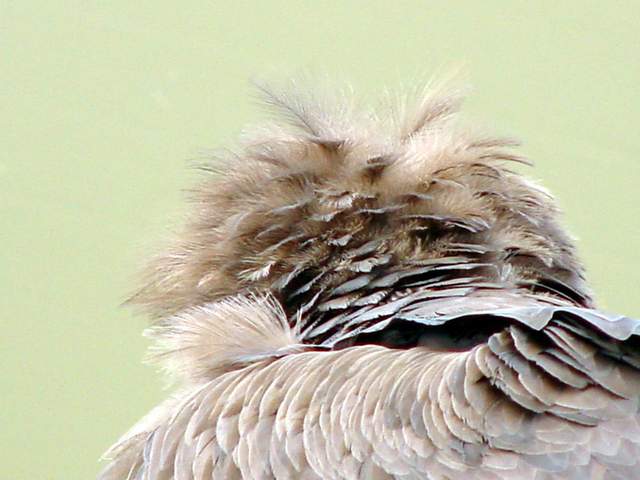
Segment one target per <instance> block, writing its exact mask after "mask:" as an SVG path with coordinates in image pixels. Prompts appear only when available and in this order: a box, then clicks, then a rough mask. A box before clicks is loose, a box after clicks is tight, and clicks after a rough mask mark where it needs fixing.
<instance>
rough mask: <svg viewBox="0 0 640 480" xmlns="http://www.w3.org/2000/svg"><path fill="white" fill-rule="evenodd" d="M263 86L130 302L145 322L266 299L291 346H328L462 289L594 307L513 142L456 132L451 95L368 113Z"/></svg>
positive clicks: (456, 101)
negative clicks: (260, 100)
mask: <svg viewBox="0 0 640 480" xmlns="http://www.w3.org/2000/svg"><path fill="white" fill-rule="evenodd" d="M260 88H261V91H262V94H263V97H264V99H265V103H266V104H267V105H269V106H270V107H271V108H272V109H273V110H275V111H276V113H277V115H276V118H275V120H273V121H270V122H267V123H266V124H264V125H262V126H259V127H257V128H254V129H252V130H250V131H248V132H247V133H245V134H244V135H243V138H242V141H241V144H240V146H239V148H237V149H236V150H235V152H233V153H227V154H225V155H223V156H222V158H216V159H212V160H211V162H209V163H208V164H207V166H206V168H205V169H204V170H205V178H204V179H203V180H202V181H201V183H200V184H199V185H198V186H197V187H196V188H195V189H194V194H193V198H192V209H191V212H190V217H189V218H188V220H187V222H186V226H185V228H184V229H183V231H182V233H181V234H180V235H179V236H178V237H177V238H176V239H175V241H174V242H173V243H172V244H171V245H170V246H169V247H168V248H167V249H166V251H165V252H164V253H162V254H161V255H159V256H158V257H157V258H155V259H154V260H153V261H152V262H151V266H150V268H149V269H148V271H147V273H146V275H145V281H144V285H143V287H142V288H141V289H140V290H139V291H138V292H137V293H136V294H135V295H134V297H133V298H132V302H134V303H138V304H141V305H143V306H145V307H146V308H147V309H148V310H149V312H150V313H151V314H152V316H153V317H155V318H159V319H170V318H175V316H176V315H181V312H185V311H189V309H194V308H195V309H197V308H200V311H201V312H202V308H203V306H206V305H210V304H212V303H215V302H220V301H223V300H224V299H228V298H231V297H235V296H238V295H244V296H245V297H246V295H268V296H269V297H270V298H273V299H274V300H275V301H276V302H277V304H278V305H279V308H281V309H282V313H283V315H284V317H285V318H286V319H287V322H288V324H289V325H290V326H291V327H292V328H294V330H295V332H296V336H297V338H298V340H299V341H300V342H301V343H303V344H308V345H315V346H318V347H327V348H334V347H336V346H339V345H341V344H346V343H345V342H347V343H348V342H349V341H353V339H354V338H356V337H357V336H358V335H362V334H364V333H367V332H371V331H375V329H376V328H378V329H381V328H383V326H384V325H385V322H387V323H388V322H389V321H390V320H391V319H393V318H395V317H397V316H398V315H400V314H403V315H404V317H405V318H410V317H411V315H412V314H413V315H417V313H416V312H415V308H413V310H411V312H413V313H411V312H409V311H408V310H407V309H408V308H409V307H410V306H411V305H414V304H415V302H412V301H411V299H414V300H415V298H416V296H417V295H418V296H420V298H421V299H422V300H421V301H422V303H424V301H427V302H431V303H428V305H432V306H433V307H430V308H431V310H430V311H436V310H437V308H439V305H440V303H438V302H442V301H443V299H445V300H447V301H448V302H449V303H448V304H447V305H449V306H448V307H447V308H455V299H457V298H466V297H469V296H473V295H476V296H482V297H484V298H485V299H490V298H494V299H495V300H494V301H496V302H498V303H499V300H498V298H505V297H504V295H507V296H508V297H509V298H511V299H513V298H518V299H528V298H532V297H535V298H542V299H544V301H547V302H550V303H567V304H572V305H579V306H589V305H591V303H592V300H591V297H590V293H589V290H588V288H587V286H586V284H585V281H584V275H583V269H582V266H581V264H580V261H579V259H578V258H577V256H576V253H575V248H574V244H573V241H572V239H571V238H570V236H569V235H568V234H567V233H566V232H565V230H564V229H563V228H562V226H561V224H560V221H559V218H558V217H559V212H558V208H557V206H556V203H555V201H554V200H553V198H552V197H551V196H550V194H549V193H547V191H545V190H544V189H543V188H542V187H540V186H538V185H536V184H535V183H533V182H532V181H530V180H528V179H527V178H525V177H524V176H522V175H521V174H520V173H518V172H517V171H516V169H514V166H515V165H516V164H522V163H528V162H527V161H526V160H525V159H524V158H522V157H521V156H520V155H518V154H517V153H516V152H515V151H514V148H515V147H516V146H517V143H516V142H514V141H512V140H509V139H503V138H497V137H495V136H490V135H485V134H482V133H478V132H477V131H474V130H472V129H469V128H465V127H462V126H460V124H459V122H457V120H456V117H457V113H458V110H459V108H460V104H461V101H462V96H461V95H460V94H458V93H457V92H455V91H454V92H453V93H452V92H451V91H447V90H446V89H445V90H443V89H441V88H436V89H426V90H425V91H424V92H422V93H421V94H420V95H416V96H414V97H411V98H410V99H408V100H403V101H399V102H396V103H394V104H391V105H390V106H388V107H387V108H383V109H378V110H375V111H374V110H367V109H362V108H358V107H356V106H354V101H353V100H352V99H351V98H349V97H348V96H346V95H337V96H336V97H337V98H332V99H331V98H330V99H329V100H327V99H319V98H318V97H317V96H315V95H312V94H306V93H299V92H298V93H296V92H295V91H293V92H292V91H291V89H289V91H287V93H280V92H278V91H273V90H269V89H267V88H263V87H260ZM495 292H500V296H501V297H498V296H496V295H494V293H495ZM253 298H256V297H253ZM425 299H426V300H425ZM452 302H453V303H452ZM263 303H264V302H263ZM267 303H269V302H267ZM452 305H453V306H452ZM218 321H219V320H218ZM165 323H166V321H165ZM350 339H351V340H350Z"/></svg>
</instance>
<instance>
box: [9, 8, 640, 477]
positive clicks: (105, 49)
mask: <svg viewBox="0 0 640 480" xmlns="http://www.w3.org/2000/svg"><path fill="white" fill-rule="evenodd" d="M639 31H640V3H639V2H638V1H637V0H635V1H629V2H622V1H608V2H591V1H582V0H572V1H563V0H554V1H539V0H537V1H526V2H520V1H513V0H510V1H506V0H505V1H488V0H484V1H467V2H456V1H423V2H420V1H411V2H409V1H393V2H391V1H368V2H357V1H351V2H349V1H343V2H339V1H330V2H329V1H320V0H316V1H314V2H310V1H309V2H292V1H273V0H270V1H262V2H259V1H254V2H238V1H234V2H231V1H228V2H219V1H208V2H176V3H170V2H157V1H156V2H149V1H138V2H131V1H121V0H118V1H112V2H95V1H82V2H79V1H66V2H61V1H52V0H48V1H40V2H36V1H27V0H22V1H15V2H14V1H9V0H4V1H2V2H1V3H0V122H1V123H0V152H1V153H0V182H1V183H2V187H1V189H0V222H1V223H0V241H1V244H0V247H1V248H0V322H1V326H2V329H1V332H2V334H1V337H0V368H1V374H0V382H1V383H0V388H1V390H0V457H1V459H0V478H2V479H7V480H20V479H89V478H93V477H94V476H95V474H96V472H97V471H98V468H99V466H98V464H97V458H98V457H99V455H100V454H101V452H102V451H104V450H105V449H106V448H107V447H108V446H109V444H110V443H112V442H113V441H114V440H115V439H116V438H117V437H118V436H119V435H120V434H121V433H123V432H124V431H125V430H126V429H127V428H128V427H129V426H130V425H131V424H133V422H134V421H135V420H137V419H138V418H139V417H141V416H142V415H143V414H144V413H145V412H146V411H147V410H148V409H149V408H150V407H151V406H152V405H154V404H155V403H156V402H157V401H158V400H159V399H161V398H162V397H163V396H164V395H165V394H166V392H164V391H163V390H162V387H163V382H162V380H161V379H160V378H159V375H157V374H156V372H155V371H154V369H153V368H151V367H147V366H143V365H142V364H141V358H142V357H143V352H144V349H145V347H146V343H145V340H144V339H142V338H141V336H140V333H141V331H142V329H143V327H144V326H145V324H146V320H145V319H144V318H142V317H140V316H135V315H134V314H133V313H132V312H130V311H128V310H127V309H123V308H120V307H119V304H120V302H121V301H122V300H123V299H124V298H125V297H126V294H127V292H128V291H130V289H131V288H132V286H133V278H134V273H135V272H136V269H137V267H138V266H139V264H140V261H141V259H142V258H144V257H145V254H146V253H147V252H148V251H149V250H150V249H151V248H150V247H151V246H153V245H157V244H158V243H159V242H160V240H161V239H162V238H163V236H164V232H166V231H167V230H168V227H170V226H171V225H176V224H178V223H179V219H180V215H181V212H182V211H183V210H182V209H183V193H181V189H183V188H185V187H187V186H188V185H189V184H190V182H191V181H192V180H193V177H194V174H193V172H191V171H189V169H188V168H187V166H186V165H187V163H188V162H187V160H189V159H191V158H195V157H198V156H200V155H201V152H202V151H203V150H206V149H207V148H210V147H218V146H221V145H229V144H231V142H232V141H233V138H234V136H235V135H236V134H237V133H238V132H239V130H240V129H241V127H242V125H244V124H245V123H247V122H253V121H255V120H256V119H258V118H260V115H261V114H259V111H258V108H257V107H256V105H255V102H254V101H253V100H252V96H251V95H252V93H251V88H250V86H249V83H248V79H249V78H251V77H253V76H256V75H259V76H266V77H269V76H272V77H276V78H281V77H282V76H283V75H285V76H286V75H287V74H288V73H291V72H294V73H295V72H299V71H300V70H311V71H314V72H320V73H328V74H329V75H335V76H337V77H340V78H343V79H347V80H350V81H351V82H352V83H353V84H354V85H355V87H356V89H358V90H360V91H361V92H363V94H365V95H366V96H368V97H373V95H375V92H376V91H379V90H381V89H382V88H383V87H384V86H385V85H388V86H391V87H395V86H397V85H398V84H399V83H400V82H404V83H406V84H408V85H411V84H412V82H414V81H415V80H416V79H419V78H421V76H424V74H427V75H428V74H429V73H431V72H434V71H442V70H446V69H447V68H448V67H450V66H452V65H454V66H457V65H460V64H462V65H463V66H464V68H465V70H466V71H467V72H468V78H469V80H470V83H472V84H473V85H474V87H475V91H474V92H473V94H472V97H471V98H470V101H469V103H468V105H467V114H468V115H467V116H468V118H470V119H472V120H474V121H477V122H480V123H482V124H484V125H487V126H488V127H489V128H491V129H493V130H495V131H497V132H499V133H506V134H511V135H516V136H518V137H520V138H522V139H523V140H524V141H525V147H524V152H525V153H526V154H528V155H529V156H530V157H531V158H533V159H534V160H535V161H536V163H537V168H536V169H535V170H532V171H531V172H530V174H531V175H532V176H534V177H535V178H538V179H541V180H542V181H543V183H544V184H545V185H546V186H547V187H549V188H550V189H551V190H552V191H553V192H555V194H556V195H557V196H558V198H559V201H560V203H561V205H562V206H563V208H564V210H565V211H566V221H567V224H568V225H569V226H570V227H571V229H572V231H573V232H574V233H575V234H576V235H577V237H578V238H579V246H580V249H581V251H582V254H583V256H584V258H585V259H586V263H587V266H588V271H589V276H590V278H591V281H592V283H593V285H594V287H595V289H596V291H597V293H598V298H599V300H600V303H601V305H602V306H604V307H605V308H608V309H613V310H618V311H620V312H625V313H627V314H633V315H636V316H638V315H640V299H639V296H640V295H639V294H640V291H639V289H638V285H639V283H640V269H639V268H638V263H639V260H640V226H639V225H640V224H639V220H638V213H639V212H638V210H639V209H638V205H639V203H640V193H639V190H638V184H639V183H640V164H639V159H638V156H639V154H640V136H639V135H638V124H639V123H640V108H639V107H640V102H639V99H640V95H639V94H640V91H639V84H640V35H639V34H638V32H639Z"/></svg>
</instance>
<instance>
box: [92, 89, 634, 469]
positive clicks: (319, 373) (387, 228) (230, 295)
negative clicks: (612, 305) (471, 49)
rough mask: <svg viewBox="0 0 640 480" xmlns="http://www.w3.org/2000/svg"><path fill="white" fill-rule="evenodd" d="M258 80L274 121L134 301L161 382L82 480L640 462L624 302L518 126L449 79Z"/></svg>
mask: <svg viewBox="0 0 640 480" xmlns="http://www.w3.org/2000/svg"><path fill="white" fill-rule="evenodd" d="M260 89H261V91H262V93H263V94H264V95H265V99H266V103H267V104H268V105H270V106H271V107H272V108H274V109H275V110H276V111H277V112H279V114H280V118H282V120H278V119H276V120H275V121H274V122H272V123H269V124H266V125H264V126H262V127H259V128H256V129H255V130H254V131H252V132H248V133H246V134H245V135H244V136H243V140H242V145H241V147H240V149H239V151H238V152H237V153H233V154H228V155H227V156H226V157H225V158H221V159H216V160H215V161H214V163H215V166H209V167H207V168H206V169H205V170H206V171H207V172H209V173H207V176H206V177H205V179H204V180H203V181H202V183H201V184H200V185H199V186H198V187H197V188H196V189H195V190H194V191H193V210H192V213H191V217H190V218H189V219H188V221H187V225H186V227H185V229H184V231H183V233H182V234H181V236H179V237H178V238H176V240H175V241H174V243H173V244H172V245H170V246H169V247H168V248H167V250H166V252H165V253H163V254H161V255H159V256H158V257H157V258H156V259H155V260H153V261H152V263H151V267H150V269H149V270H148V272H147V274H146V276H145V281H144V285H143V287H142V288H141V289H140V290H139V291H138V292H137V293H136V294H135V295H134V296H133V298H132V302H133V303H136V304H139V305H142V306H144V307H145V308H146V309H147V311H148V312H149V314H150V315H151V317H152V318H153V319H154V320H155V323H154V325H153V326H152V327H151V328H150V329H149V330H148V333H149V335H150V336H151V337H152V338H154V340H155V342H156V343H155V346H154V347H153V349H152V354H153V355H152V356H153V358H155V359H156V360H157V361H158V362H160V363H161V364H162V365H163V366H164V368H165V370H166V371H167V372H168V373H169V374H170V375H171V376H172V377H173V378H175V379H176V380H177V381H178V382H179V384H180V387H179V389H178V390H177V391H176V393H175V394H174V395H173V396H172V397H171V398H170V399H168V400H167V401H166V402H165V403H163V404H161V405H160V406H158V407H157V408H156V409H154V410H153V411H152V412H151V413H149V414H148V415H147V417H145V418H144V419H143V420H141V422H140V423H139V424H138V425H136V426H135V427H134V428H133V429H132V430H131V431H130V432H129V433H127V434H126V435H125V436H124V437H123V438H122V439H121V440H120V441H119V442H118V443H117V444H116V445H115V446H114V447H112V449H111V450H110V451H109V452H108V453H107V455H106V456H107V457H108V458H111V460H110V463H109V465H107V467H106V468H105V470H104V471H103V473H102V474H101V476H100V478H101V479H102V480H122V479H127V480H129V479H145V480H160V479H176V480H178V479H198V480H201V479H205V478H206V479H233V478H238V479H394V478H397V479H406V480H409V479H431V480H440V479H442V480H444V479H449V480H456V479H495V480H499V479H530V480H542V479H552V478H553V479H567V480H568V479H585V478H591V479H633V478H640V473H639V469H638V467H639V466H640V465H638V463H639V462H640V413H639V400H640V321H638V320H635V319H631V318H628V317H624V316H620V315H613V314H609V313H605V312H602V311H600V310H597V309H596V306H595V304H594V301H593V299H592V296H591V292H590V290H589V288H588V286H587V284H586V281H585V278H584V272H583V268H582V266H581V263H580V261H579V259H578V257H577V254H576V252H575V248H574V245H573V241H572V239H571V237H570V236H569V235H568V234H567V233H566V232H565V231H564V229H563V228H562V226H561V224H560V222H559V220H558V216H559V213H558V209H557V207H556V205H555V202H554V201H553V198H552V197H551V195H550V194H549V193H548V192H546V191H545V190H544V189H542V188H541V187H539V186H537V185H535V184H533V183H532V182H531V181H529V180H527V179H525V178H524V177H523V176H521V175H520V174H519V173H517V172H515V171H513V170H511V168H510V166H509V164H511V163H513V162H517V163H527V162H526V160H525V159H523V158H521V157H520V156H519V155H517V154H516V153H514V152H513V148H514V147H515V143H514V142H513V141H511V140H503V139H499V138H495V137H493V136H485V135H481V134H477V133H472V132H471V131H469V130H467V129H464V128H462V127H460V126H458V125H457V124H456V123H455V122H454V120H455V116H456V113H457V111H458V109H459V105H460V103H461V100H462V97H461V95H459V94H458V93H455V92H454V93H453V94H447V93H446V92H445V93H443V91H442V90H437V89H436V90H435V91H429V90H428V91H426V92H423V94H422V95H421V96H418V98H417V99H415V101H414V102H413V103H412V102H410V101H401V102H398V103H396V104H392V105H390V106H389V108H388V109H386V110H379V111H377V112H375V111H368V110H358V109H357V108H355V106H354V105H355V103H354V102H353V101H352V100H351V99H350V98H349V97H347V96H346V95H345V94H339V95H338V96H337V99H335V100H334V101H333V102H332V101H330V100H322V99H319V98H318V97H317V96H315V95H311V94H307V93H304V91H301V92H299V93H295V91H294V92H293V93H287V94H284V93H281V92H273V91H271V90H269V89H266V88H265V87H260ZM211 172H215V173H213V174H212V173H211Z"/></svg>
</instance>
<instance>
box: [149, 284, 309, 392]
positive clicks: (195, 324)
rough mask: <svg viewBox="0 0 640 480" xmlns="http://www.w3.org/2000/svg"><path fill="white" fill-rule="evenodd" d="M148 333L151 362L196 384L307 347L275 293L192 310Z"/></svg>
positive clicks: (233, 299) (240, 297)
mask: <svg viewBox="0 0 640 480" xmlns="http://www.w3.org/2000/svg"><path fill="white" fill-rule="evenodd" d="M145 334H146V336H148V337H151V338H153V339H154V340H155V344H154V346H153V347H152V348H151V351H150V360H152V361H154V362H157V363H160V364H161V365H163V367H164V369H165V370H166V371H167V373H168V374H169V375H170V376H171V377H174V378H176V379H181V380H184V379H186V380H188V381H191V382H193V383H198V382H203V381H207V380H209V379H211V378H215V377H216V376H218V375H221V374H223V373H224V372H226V371H229V370H233V369H237V368H241V367H242V366H244V365H247V364H249V363H251V362H256V361H259V360H264V359H267V358H278V357H281V356H283V355H286V354H290V353H295V352H300V351H303V349H304V345H302V343H301V342H300V340H299V338H298V333H297V332H296V331H295V329H294V328H292V327H291V326H290V325H289V322H288V320H287V317H286V314H285V313H284V311H283V310H282V307H281V306H280V304H279V303H278V301H277V300H275V299H274V298H273V297H272V296H270V295H258V294H249V295H239V296H233V297H227V298H225V299H222V300H219V301H216V302H211V303H207V304H205V305H199V306H195V307H192V308H188V309H186V310H184V311H182V312H180V313H178V314H176V315H174V316H172V317H170V318H169V319H167V320H166V321H165V322H162V323H159V324H157V325H155V326H152V327H150V328H149V329H147V331H146V332H145Z"/></svg>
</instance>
